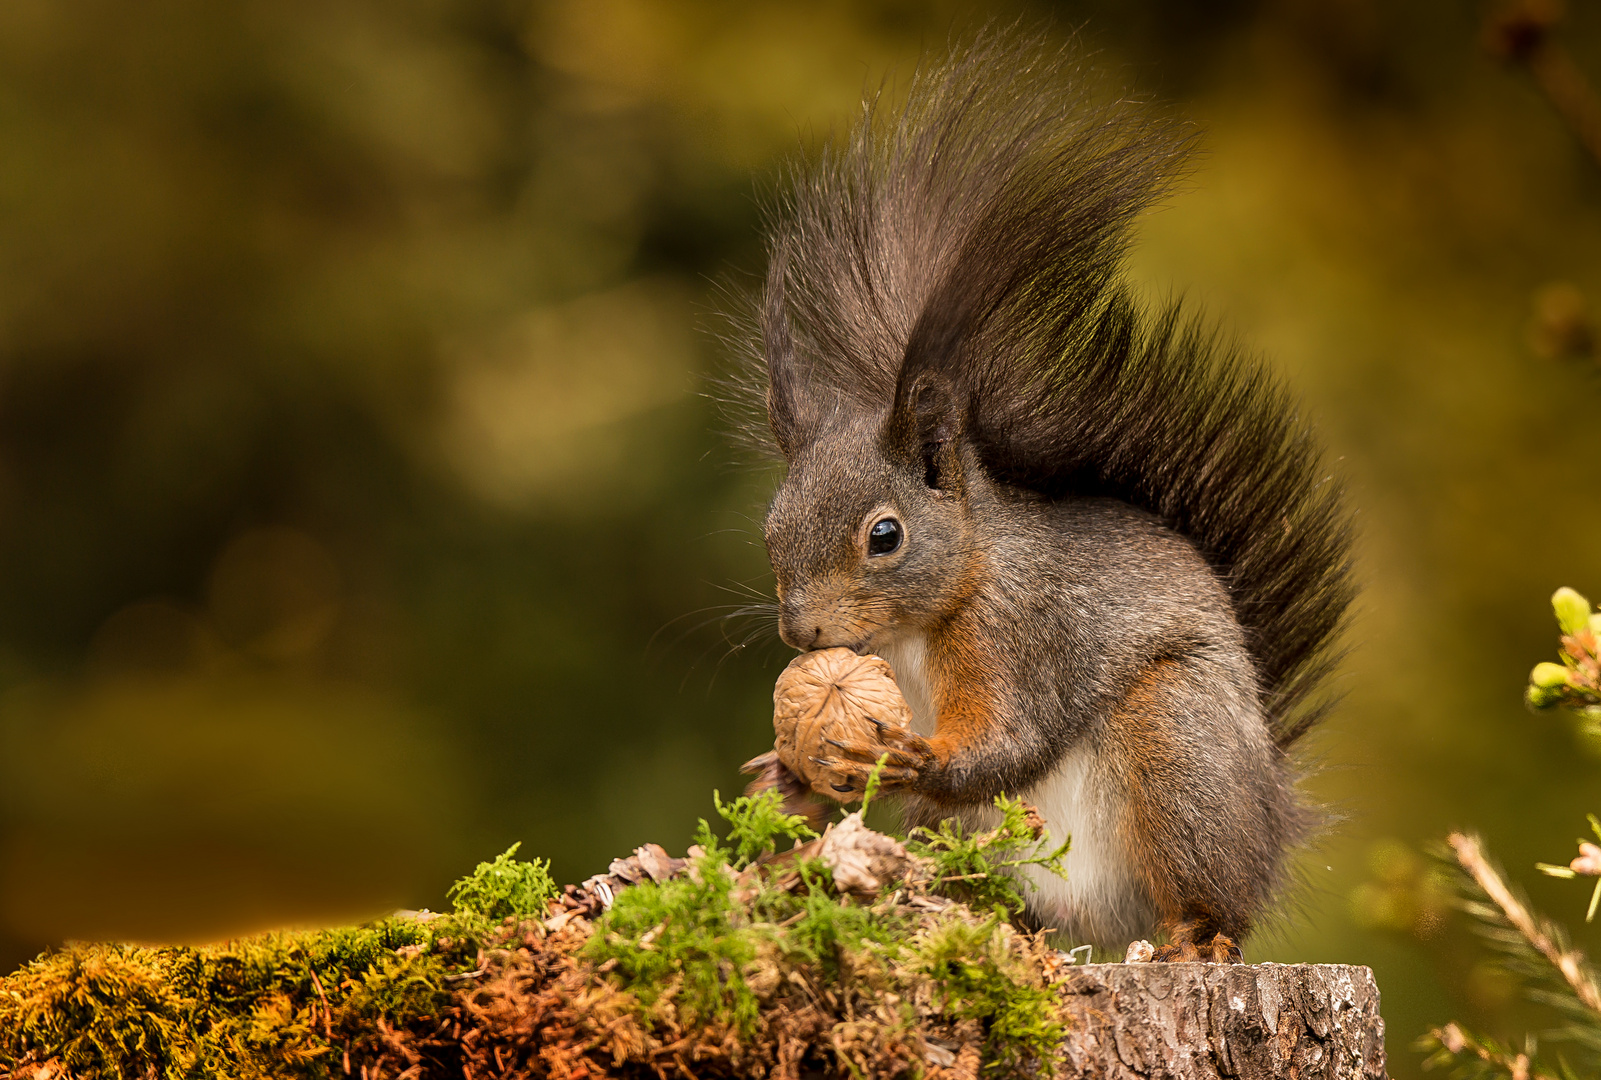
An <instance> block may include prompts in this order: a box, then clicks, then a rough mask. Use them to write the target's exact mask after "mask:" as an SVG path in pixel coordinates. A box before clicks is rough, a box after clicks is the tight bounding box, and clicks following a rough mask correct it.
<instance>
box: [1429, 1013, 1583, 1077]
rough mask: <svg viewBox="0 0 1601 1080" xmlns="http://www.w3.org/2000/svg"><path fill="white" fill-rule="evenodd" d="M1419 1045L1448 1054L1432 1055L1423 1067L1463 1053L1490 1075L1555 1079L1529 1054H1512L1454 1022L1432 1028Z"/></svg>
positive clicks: (1475, 1072)
mask: <svg viewBox="0 0 1601 1080" xmlns="http://www.w3.org/2000/svg"><path fill="white" fill-rule="evenodd" d="M1419 1048H1420V1049H1423V1050H1433V1051H1436V1052H1437V1053H1438V1054H1440V1055H1448V1057H1434V1058H1431V1059H1430V1061H1429V1062H1427V1063H1425V1065H1424V1068H1428V1067H1430V1065H1434V1064H1443V1063H1444V1062H1445V1061H1446V1060H1454V1059H1456V1058H1458V1057H1460V1056H1461V1055H1462V1054H1469V1055H1472V1057H1474V1058H1477V1059H1478V1060H1479V1061H1480V1062H1482V1063H1483V1065H1484V1066H1485V1067H1486V1068H1485V1069H1484V1070H1483V1072H1487V1073H1488V1074H1490V1075H1495V1074H1504V1075H1506V1076H1507V1077H1509V1078H1510V1080H1556V1078H1555V1077H1554V1076H1553V1075H1552V1074H1551V1073H1548V1072H1546V1071H1545V1070H1544V1069H1541V1068H1538V1067H1536V1066H1535V1065H1534V1064H1533V1063H1532V1062H1530V1060H1529V1055H1528V1054H1514V1053H1512V1051H1511V1050H1508V1049H1506V1048H1504V1047H1502V1046H1500V1045H1499V1044H1497V1043H1495V1042H1494V1041H1493V1040H1490V1039H1481V1038H1479V1037H1478V1036H1476V1035H1474V1034H1473V1033H1472V1032H1470V1031H1464V1030H1463V1029H1462V1028H1461V1027H1459V1026H1457V1025H1456V1024H1447V1025H1445V1026H1444V1027H1437V1028H1433V1029H1431V1030H1430V1031H1429V1033H1428V1035H1426V1036H1424V1038H1423V1041H1422V1043H1421V1044H1420V1047H1419ZM1471 1071H1472V1072H1473V1073H1474V1074H1481V1071H1480V1070H1471Z"/></svg>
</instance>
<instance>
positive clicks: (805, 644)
mask: <svg viewBox="0 0 1601 1080" xmlns="http://www.w3.org/2000/svg"><path fill="white" fill-rule="evenodd" d="M797 599H798V598H796V597H795V596H794V594H793V593H791V594H790V595H789V596H786V597H785V598H784V603H783V605H782V607H781V608H780V610H779V616H778V636H779V637H781V638H783V639H784V644H786V645H788V646H790V647H791V648H794V649H799V650H801V651H802V652H806V651H807V650H809V649H811V647H812V646H814V645H816V644H817V639H818V638H820V637H822V636H823V628H822V627H821V626H818V625H817V624H816V623H815V622H814V621H813V616H812V615H811V613H810V612H808V611H806V610H805V608H804V606H803V605H801V604H800V603H798V602H797Z"/></svg>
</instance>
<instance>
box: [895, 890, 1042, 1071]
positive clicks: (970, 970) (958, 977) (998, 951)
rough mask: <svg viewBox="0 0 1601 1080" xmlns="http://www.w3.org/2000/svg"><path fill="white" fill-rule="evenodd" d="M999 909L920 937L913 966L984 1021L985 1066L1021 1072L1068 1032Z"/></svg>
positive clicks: (951, 1001)
mask: <svg viewBox="0 0 1601 1080" xmlns="http://www.w3.org/2000/svg"><path fill="white" fill-rule="evenodd" d="M1007 932H1008V931H1007V928H1006V924H1005V923H1004V922H1003V921H1002V920H1001V918H1000V916H999V914H994V915H991V916H990V917H989V918H988V919H986V920H984V921H983V922H980V923H976V924H975V923H970V922H963V921H960V920H951V921H948V922H944V923H941V924H940V925H938V926H937V927H935V928H934V929H933V930H931V931H928V932H926V933H924V934H921V935H919V936H918V938H917V939H916V940H915V941H914V943H913V945H912V948H911V950H910V952H911V954H912V957H913V965H914V967H915V968H916V969H918V970H921V971H923V972H925V973H926V974H927V975H928V976H929V977H930V978H931V979H933V980H934V981H935V983H937V984H938V985H939V986H940V988H941V990H942V991H943V992H944V993H945V994H946V995H947V1002H948V1007H949V1008H951V1009H952V1010H953V1011H954V1012H956V1013H957V1014H958V1015H960V1016H962V1017H963V1018H968V1019H975V1020H982V1021H984V1023H985V1030H986V1035H985V1041H984V1051H985V1052H984V1061H985V1068H986V1070H987V1071H990V1072H993V1073H996V1074H998V1075H1001V1076H1012V1075H1017V1074H1018V1073H1019V1072H1021V1071H1023V1070H1024V1068H1025V1067H1026V1066H1027V1065H1028V1064H1029V1063H1030V1062H1034V1061H1049V1060H1050V1057H1051V1053H1052V1051H1053V1050H1054V1048H1055V1047H1056V1045H1057V1043H1059V1042H1060V1041H1061V1040H1062V1037H1063V1035H1064V1034H1065V1032H1064V1030H1063V1027H1062V1022H1061V1021H1060V1020H1059V1019H1058V1018H1057V1011H1056V998H1055V995H1054V994H1053V993H1052V991H1051V989H1050V988H1049V987H1047V986H1045V985H1043V983H1042V982H1041V980H1040V978H1039V976H1038V973H1036V972H1033V971H1030V970H1029V969H1028V967H1027V966H1026V965H1025V964H1023V963H1022V962H1021V961H1019V960H1018V959H1017V957H1016V956H1014V955H1013V953H1012V951H1011V950H1010V949H1009V948H1008V947H1007V942H1006V934H1007Z"/></svg>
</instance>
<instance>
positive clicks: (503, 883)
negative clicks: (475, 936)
mask: <svg viewBox="0 0 1601 1080" xmlns="http://www.w3.org/2000/svg"><path fill="white" fill-rule="evenodd" d="M520 847H522V844H521V842H519V843H516V844H513V845H512V846H511V847H509V848H507V849H506V850H505V851H503V852H501V853H500V854H499V855H497V856H495V861H494V862H481V863H479V864H478V865H477V867H476V868H474V870H473V872H472V873H470V874H468V875H467V876H466V877H464V878H462V879H461V880H460V881H458V882H456V883H455V884H454V885H452V886H451V887H450V892H449V894H448V895H449V897H450V901H451V903H452V904H454V905H455V909H456V914H457V916H459V917H462V918H470V917H477V918H480V919H485V920H487V921H489V922H491V923H498V922H501V921H503V920H505V919H508V918H527V917H529V916H531V915H538V916H543V915H544V914H545V905H546V904H547V903H548V902H549V901H551V900H554V899H555V898H556V896H557V895H559V894H560V892H561V890H560V889H558V888H557V887H556V883H555V882H554V881H552V880H551V877H550V863H549V861H548V860H545V859H535V860H534V861H533V862H521V861H519V860H517V859H514V858H512V856H514V855H516V854H517V849H518V848H520Z"/></svg>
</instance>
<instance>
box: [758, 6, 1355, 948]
mask: <svg viewBox="0 0 1601 1080" xmlns="http://www.w3.org/2000/svg"><path fill="white" fill-rule="evenodd" d="M1085 82H1086V80H1085V79H1084V77H1083V71H1082V68H1081V65H1080V61H1079V60H1078V59H1077V58H1076V56H1075V55H1074V54H1073V53H1072V51H1071V50H1070V49H1065V48H1064V49H1054V50H1053V49H1051V48H1050V47H1047V46H1044V45H1042V44H1041V42H1040V41H1038V40H1037V39H1034V38H1029V37H1027V36H1019V35H1017V34H1014V33H1008V32H1002V33H991V32H986V33H985V34H983V35H981V36H980V37H979V38H978V39H976V40H975V41H973V42H972V43H970V44H969V45H968V46H967V47H965V48H959V49H958V50H957V51H956V52H955V53H954V54H953V56H952V57H951V58H950V59H949V60H948V61H947V62H946V63H944V64H943V65H941V66H938V67H937V68H934V69H932V70H923V71H921V72H919V73H918V74H916V75H915V76H914V77H913V79H912V82H911V85H910V87H909V91H908V97H907V100H906V103H905V104H904V106H903V107H901V108H900V109H898V110H894V111H892V112H886V109H885V108H884V107H883V106H882V105H881V104H880V103H879V101H878V100H877V99H876V96H873V95H870V96H869V98H868V100H867V102H866V103H865V105H864V107H863V112H862V115H861V118H860V120H859V122H858V123H857V124H856V125H855V127H854V128H853V130H852V131H851V132H850V134H849V135H848V136H847V137H846V138H845V139H843V140H841V141H839V142H837V143H835V144H833V145H831V146H829V147H828V148H827V149H826V150H825V151H824V152H823V154H822V156H821V159H820V160H819V161H817V162H816V163H815V164H813V165H810V166H807V165H801V166H798V167H796V168H795V169H794V170H793V171H792V172H791V174H790V175H789V177H788V180H787V182H786V183H785V184H784V185H783V193H782V195H781V196H780V197H779V199H778V201H777V205H776V206H775V207H773V208H772V209H770V211H769V216H768V229H769V243H768V253H769V262H768V270H767V273H766V276H765V281H764V284H763V285H762V287H761V288H760V290H759V296H757V297H755V298H754V300H753V303H752V305H751V308H752V310H751V311H750V313H749V316H748V318H747V319H746V324H747V326H748V330H749V332H748V333H747V334H746V335H745V345H744V346H743V348H742V350H741V352H742V360H743V361H744V362H743V364H742V368H741V370H742V372H743V377H742V379H737V380H736V381H737V382H738V386H736V387H735V390H736V391H737V392H736V393H735V394H734V395H731V397H730V400H734V401H735V403H736V405H737V404H738V403H739V402H741V401H742V402H743V403H744V405H745V406H746V408H745V410H744V415H745V417H746V424H745V433H746V434H748V435H750V436H751V437H752V438H753V439H754V440H757V441H760V442H765V443H767V444H768V445H769V446H770V447H773V448H776V450H777V451H778V452H779V454H781V456H782V458H783V461H784V462H785V463H786V465H787V471H786V472H785V474H784V477H783V479H782V481H781V483H780V485H779V487H778V489H777V492H776V494H775V495H774V497H773V499H772V502H771V504H770V506H769V509H768V512H767V516H766V520H765V523H764V536H765V540H766V546H767V551H768V554H769V557H770V559H771V562H772V567H773V571H774V575H775V579H776V586H777V599H778V609H777V613H778V627H779V633H780V636H781V637H782V638H783V640H784V641H785V642H786V643H787V644H788V645H790V646H792V647H793V648H795V649H797V650H801V651H807V650H814V649H824V648H831V647H839V646H844V647H848V648H851V649H854V650H856V651H857V652H859V653H864V654H865V653H876V654H878V655H879V656H882V657H883V658H884V659H885V660H887V661H888V662H889V664H890V665H891V667H892V668H893V670H894V673H895V677H896V680H897V682H898V683H899V685H900V687H901V689H902V692H903V694H904V696H905V698H906V700H907V702H908V704H909V705H910V707H911V711H912V714H913V722H912V725H911V728H910V729H907V730H897V729H895V728H893V727H890V726H886V725H879V731H878V733H877V736H876V737H875V738H864V739H861V740H857V741H846V742H840V743H837V744H836V747H833V748H831V753H832V754H833V758H832V759H830V760H827V761H825V762H822V763H823V764H826V765H827V766H828V767H829V768H831V769H832V770H834V771H835V772H836V773H841V774H843V775H846V776H849V777H853V778H854V780H855V786H856V788H857V790H860V788H861V785H862V783H863V782H865V780H866V778H867V777H868V775H869V774H870V772H871V771H872V770H873V768H874V766H875V764H876V763H877V762H879V761H880V759H881V758H882V757H884V755H886V754H887V755H888V760H887V762H886V763H885V764H884V766H883V767H882V768H881V770H880V779H881V782H882V786H883V789H884V790H886V791H898V792H899V793H900V795H901V796H902V798H903V805H904V809H905V813H906V818H907V822H908V824H910V825H918V824H922V825H932V824H934V823H936V822H938V821H940V820H943V819H945V818H948V817H952V816H955V817H957V818H959V819H961V820H962V821H963V822H965V823H966V824H968V825H969V826H971V827H974V828H979V827H986V826H988V825H992V824H994V823H995V821H996V820H997V817H998V812H997V811H996V810H995V808H994V806H993V800H994V798H995V796H997V795H999V794H1001V793H1008V794H1011V795H1014V796H1020V797H1022V798H1024V799H1026V800H1027V801H1028V802H1030V803H1032V804H1033V805H1034V806H1036V807H1037V808H1038V810H1039V812H1040V813H1041V814H1042V815H1043V816H1044V818H1045V819H1046V821H1047V822H1048V823H1049V826H1050V828H1051V831H1052V833H1053V834H1056V835H1068V834H1070V835H1071V836H1072V841H1073V846H1072V853H1071V855H1070V857H1069V860H1068V864H1067V865H1068V870H1069V873H1068V876H1067V879H1066V880H1062V879H1060V878H1058V877H1056V876H1054V875H1051V874H1049V873H1046V872H1043V871H1040V872H1029V873H1030V876H1031V877H1032V879H1033V884H1034V885H1035V887H1036V888H1035V889H1033V890H1031V891H1030V895H1029V900H1028V905H1029V908H1028V917H1029V918H1030V919H1031V921H1033V922H1034V923H1035V924H1037V925H1039V926H1041V927H1049V928H1054V929H1055V930H1057V931H1058V932H1060V933H1063V934H1066V935H1068V936H1069V937H1071V938H1072V939H1073V940H1075V941H1080V942H1085V941H1087V942H1090V943H1093V944H1094V945H1096V946H1098V947H1100V948H1103V949H1121V948H1122V947H1123V946H1124V945H1126V944H1127V943H1129V942H1130V941H1132V940H1135V939H1140V938H1145V937H1148V936H1151V935H1152V934H1153V932H1162V933H1165V935H1166V937H1167V941H1168V944H1166V945H1164V946H1163V947H1161V948H1160V949H1158V950H1157V952H1156V958H1157V959H1160V960H1197V959H1201V960H1211V961H1219V962H1227V961H1238V960H1239V959H1240V951H1239V944H1240V942H1242V941H1243V940H1244V939H1245V937H1246V935H1247V934H1248V933H1249V932H1250V930H1251V929H1252V927H1253V925H1254V924H1255V923H1256V922H1257V921H1258V919H1259V917H1260V916H1262V915H1263V913H1264V911H1265V910H1266V909H1267V908H1268V906H1269V905H1270V903H1271V902H1272V901H1273V900H1274V899H1275V898H1276V896H1277V894H1278V893H1279V892H1280V891H1281V888H1282V886H1283V883H1284V878H1285V875H1286V868H1285V863H1286V858H1287V853H1288V852H1289V851H1290V850H1291V849H1292V848H1293V847H1294V846H1295V845H1296V844H1298V843H1300V842H1302V841H1303V840H1304V839H1305V838H1306V837H1307V836H1308V834H1309V832H1310V830H1311V828H1312V827H1313V825H1314V824H1315V823H1316V815H1315V813H1314V812H1313V811H1312V809H1311V808H1310V807H1309V806H1308V805H1307V804H1306V802H1305V801H1304V800H1303V798H1302V797H1301V796H1300V795H1299V794H1298V792H1297V789H1296V782H1297V778H1298V770H1297V768H1296V765H1295V763H1294V762H1293V761H1292V759H1291V757H1290V755H1289V750H1290V748H1291V746H1292V744H1294V743H1295V742H1296V740H1297V739H1299V738H1300V737H1301V736H1302V735H1303V734H1304V733H1305V732H1306V731H1307V729H1308V728H1309V727H1311V726H1312V725H1313V724H1314V723H1315V722H1316V721H1317V720H1318V719H1319V718H1320V716H1322V715H1323V714H1324V713H1325V712H1326V711H1327V707H1328V702H1327V701H1319V700H1317V699H1316V698H1317V691H1318V687H1319V686H1320V685H1321V683H1322V682H1323V680H1324V678H1325V677H1326V676H1327V675H1328V673H1329V672H1330V669H1331V668H1332V667H1333V665H1334V664H1335V662H1336V661H1337V660H1338V656H1337V654H1336V653H1335V651H1334V648H1335V647H1334V644H1333V643H1334V641H1335V639H1336V638H1337V637H1338V636H1339V634H1340V632H1341V630H1342V628H1343V625H1344V613H1345V612H1346V610H1347V607H1348V605H1349V603H1350V602H1351V600H1352V599H1353V596H1354V586H1353V583H1352V575H1351V568H1350V545H1351V531H1352V530H1351V524H1350V516H1349V513H1348V512H1347V510H1346V509H1345V508H1344V501H1343V495H1342V492H1341V489H1340V486H1339V484H1338V483H1337V482H1336V481H1335V480H1334V479H1333V478H1331V477H1330V476H1329V475H1328V474H1327V473H1326V472H1325V470H1324V467H1323V465H1322V463H1321V461H1322V457H1321V450H1320V448H1319V446H1318V444H1317V442H1316V440H1315V438H1314V437H1313V435H1312V434H1311V432H1310V430H1309V429H1308V427H1307V426H1306V424H1305V423H1304V422H1303V421H1302V420H1301V419H1300V418H1299V415H1298V412H1297V407H1296V405H1295V404H1294V403H1293V401H1292V399H1291V398H1290V397H1289V396H1288V395H1287V393H1286V392H1285V391H1284V390H1283V389H1282V387H1281V386H1280V384H1279V383H1278V382H1277V381H1276V380H1275V379H1274V378H1272V377H1271V376H1270V375H1269V374H1268V373H1267V371H1266V370H1265V369H1264V368H1263V366H1262V365H1261V363H1260V362H1258V361H1257V360H1255V359H1253V358H1252V357H1251V356H1249V355H1248V354H1246V353H1245V352H1244V351H1242V349H1241V348H1239V347H1238V346H1235V345H1232V344H1230V343H1229V342H1227V341H1226V340H1225V339H1224V338H1223V337H1222V336H1221V335H1220V334H1219V333H1218V332H1217V331H1215V330H1213V329H1211V328H1209V326H1208V325H1207V324H1206V323H1204V322H1203V321H1201V320H1200V319H1197V318H1194V317H1191V316H1190V315H1188V314H1187V313H1186V312H1184V311H1183V310H1182V308H1181V306H1180V305H1179V304H1177V303H1169V304H1166V305H1164V306H1160V307H1152V306H1149V305H1146V304H1145V303H1143V302H1141V301H1139V300H1137V299H1136V298H1135V297H1134V296H1133V295H1132V294H1131V290H1130V287H1129V286H1128V285H1127V284H1126V281H1125V254H1126V250H1127V247H1128V245H1129V242H1130V231H1131V228H1132V224H1133V222H1134V220H1135V218H1136V217H1137V215H1139V214H1140V212H1142V211H1143V210H1145V209H1147V208H1148V207H1150V206H1151V205H1152V204H1153V203H1155V202H1156V201H1157V200H1159V199H1160V198H1162V197H1164V196H1165V195H1166V194H1168V193H1169V192H1170V191H1171V190H1172V189H1173V187H1174V186H1175V183H1176V182H1177V181H1178V180H1180V179H1181V178H1182V177H1183V176H1184V175H1185V168H1186V162H1187V159H1188V157H1189V154H1190V152H1191V150H1192V144H1193V142H1194V135H1193V133H1192V132H1191V131H1190V130H1189V129H1188V128H1186V127H1185V126H1184V125H1183V124H1181V123H1180V122H1177V121H1174V120H1171V119H1167V118H1164V117H1162V116H1159V115H1156V114H1155V113H1154V112H1153V111H1152V110H1150V109H1149V108H1148V107H1146V106H1140V105H1135V104H1131V103H1129V102H1127V101H1122V102H1116V103H1112V104H1100V103H1096V102H1095V101H1094V100H1093V99H1092V97H1091V95H1090V93H1089V92H1088V91H1087V90H1086V89H1085ZM741 387H742V388H743V389H742V390H741V389H740V388H741ZM741 395H743V396H741Z"/></svg>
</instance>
